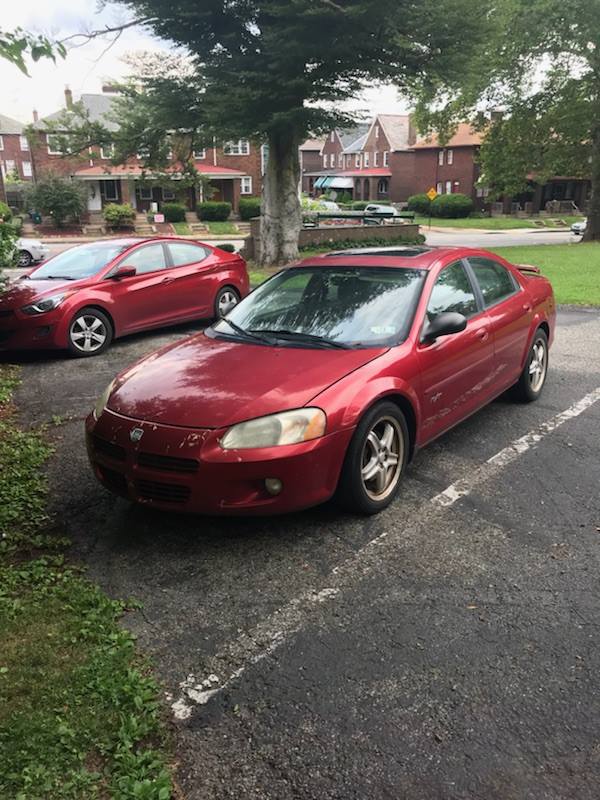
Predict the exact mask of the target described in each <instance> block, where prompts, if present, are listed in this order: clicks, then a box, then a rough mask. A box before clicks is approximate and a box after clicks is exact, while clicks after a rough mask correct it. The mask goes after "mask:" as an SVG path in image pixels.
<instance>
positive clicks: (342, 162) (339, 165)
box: [338, 153, 344, 167]
mask: <svg viewBox="0 0 600 800" xmlns="http://www.w3.org/2000/svg"><path fill="white" fill-rule="evenodd" d="M343 166H344V156H343V154H342V153H339V154H338V167H343Z"/></svg>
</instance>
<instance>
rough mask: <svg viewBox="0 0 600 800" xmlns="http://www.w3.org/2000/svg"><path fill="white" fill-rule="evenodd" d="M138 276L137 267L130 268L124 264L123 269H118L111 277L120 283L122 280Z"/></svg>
mask: <svg viewBox="0 0 600 800" xmlns="http://www.w3.org/2000/svg"><path fill="white" fill-rule="evenodd" d="M136 274H137V270H136V268H135V267H128V266H127V264H123V266H122V267H117V269H116V270H115V271H114V272H113V274H112V275H111V276H110V277H111V278H114V279H115V280H117V281H118V280H120V279H121V278H132V277H133V276H134V275H136Z"/></svg>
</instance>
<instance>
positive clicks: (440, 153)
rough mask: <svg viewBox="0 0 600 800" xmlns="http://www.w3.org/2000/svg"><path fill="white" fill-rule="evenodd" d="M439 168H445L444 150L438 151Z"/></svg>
mask: <svg viewBox="0 0 600 800" xmlns="http://www.w3.org/2000/svg"><path fill="white" fill-rule="evenodd" d="M438 166H439V167H443V166H444V151H443V150H439V151H438Z"/></svg>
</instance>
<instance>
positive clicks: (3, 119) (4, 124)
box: [0, 114, 25, 134]
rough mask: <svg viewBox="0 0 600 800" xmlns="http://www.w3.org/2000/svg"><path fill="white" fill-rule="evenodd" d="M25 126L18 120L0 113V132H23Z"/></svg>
mask: <svg viewBox="0 0 600 800" xmlns="http://www.w3.org/2000/svg"><path fill="white" fill-rule="evenodd" d="M24 127H25V126H24V125H23V124H22V123H21V122H19V121H18V120H16V119H13V118H12V117H7V116H5V115H4V114H0V134H1V133H6V134H9V133H23V128H24Z"/></svg>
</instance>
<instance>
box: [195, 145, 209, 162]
mask: <svg viewBox="0 0 600 800" xmlns="http://www.w3.org/2000/svg"><path fill="white" fill-rule="evenodd" d="M192 156H193V158H194V159H195V160H201V159H203V158H206V150H205V148H204V147H203V148H202V150H194V151H193V153H192Z"/></svg>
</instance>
